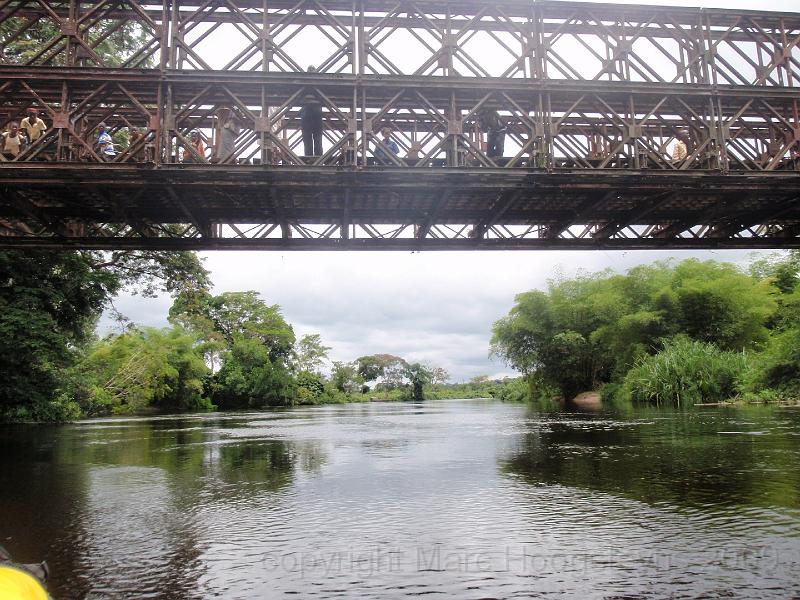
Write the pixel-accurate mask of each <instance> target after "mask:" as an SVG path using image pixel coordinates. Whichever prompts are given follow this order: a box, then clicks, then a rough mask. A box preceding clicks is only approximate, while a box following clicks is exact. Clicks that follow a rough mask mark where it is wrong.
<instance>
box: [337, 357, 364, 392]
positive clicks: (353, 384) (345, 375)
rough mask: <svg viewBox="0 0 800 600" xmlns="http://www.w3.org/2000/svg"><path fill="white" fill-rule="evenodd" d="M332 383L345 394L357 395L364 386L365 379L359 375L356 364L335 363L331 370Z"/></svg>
mask: <svg viewBox="0 0 800 600" xmlns="http://www.w3.org/2000/svg"><path fill="white" fill-rule="evenodd" d="M331 383H332V384H333V386H334V387H335V388H336V389H337V390H339V391H340V392H343V393H345V394H355V393H356V392H358V391H359V390H360V389H361V386H362V385H363V384H364V379H363V378H362V377H361V375H360V374H359V373H358V369H357V367H356V365H355V364H354V363H345V362H338V361H334V363H333V369H331Z"/></svg>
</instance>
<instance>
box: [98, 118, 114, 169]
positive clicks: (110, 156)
mask: <svg viewBox="0 0 800 600" xmlns="http://www.w3.org/2000/svg"><path fill="white" fill-rule="evenodd" d="M97 130H98V131H99V133H98V135H97V145H98V146H99V147H100V156H101V157H102V158H103V160H105V161H112V160H114V158H115V157H116V156H117V151H116V150H114V140H112V139H111V134H110V133H108V130H107V127H106V124H105V123H100V125H98V126H97Z"/></svg>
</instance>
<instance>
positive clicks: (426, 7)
mask: <svg viewBox="0 0 800 600" xmlns="http://www.w3.org/2000/svg"><path fill="white" fill-rule="evenodd" d="M0 50H1V51H0V75H2V77H0V129H3V130H5V129H7V128H8V126H9V125H10V124H11V123H12V122H17V123H19V122H21V121H22V120H23V119H24V118H25V116H26V115H27V112H26V111H27V110H28V109H29V108H31V107H36V108H37V109H39V110H40V112H41V113H42V118H43V119H44V120H45V122H46V124H47V126H48V131H47V132H46V134H45V135H44V136H43V137H42V138H40V139H38V140H36V141H35V142H34V143H31V144H30V145H29V146H28V147H27V148H25V149H24V150H23V151H22V153H21V154H19V155H17V156H8V155H6V157H5V160H10V161H14V162H25V161H41V160H52V161H63V162H75V161H82V162H115V163H135V162H140V163H149V162H152V163H155V164H179V163H184V162H186V163H192V164H204V163H221V164H229V165H234V164H243V163H244V164H250V165H253V164H261V165H278V166H308V165H315V166H339V167H343V166H349V167H354V168H355V167H357V168H373V167H375V168H377V167H381V168H422V167H475V168H478V167H485V168H497V169H547V170H558V169H661V170H685V169H704V170H719V171H727V170H744V171H748V170H753V171H771V170H785V169H796V168H797V167H798V162H800V108H799V106H798V103H800V99H798V95H797V92H796V90H797V89H798V87H800V14H789V13H769V12H758V11H730V10H704V9H690V8H672V7H652V6H648V7H639V6H630V5H608V4H591V3H567V2H548V1H544V2H535V1H521V0H499V1H498V2H491V3H487V2H471V1H470V2H462V1H459V2H455V1H450V0H444V1H436V2H433V1H430V0H423V1H420V2H409V1H375V0H370V1H363V0H357V1H353V0H341V1H327V0H326V1H324V2H322V1H312V0H301V1H299V2H294V1H292V2H289V1H288V0H247V1H244V2H234V1H232V0H214V1H201V0H181V1H177V0H163V1H161V2H156V1H154V0H149V1H148V0H143V1H137V0H118V1H114V2H109V1H97V0H92V1H88V0H86V1H84V0H60V1H46V0H5V1H3V2H0ZM310 66H313V67H314V70H313V72H308V69H309V67H310ZM309 102H313V103H317V104H318V105H319V106H321V109H322V111H323V115H324V129H323V132H322V136H323V140H322V150H321V151H319V150H315V152H313V153H311V154H312V155H311V156H306V155H305V154H306V152H305V149H304V143H303V135H302V131H301V129H302V127H301V117H300V113H301V110H302V107H303V106H304V105H305V104H307V103H309ZM227 120H231V121H232V124H233V126H230V127H228V128H227V130H226V129H225V122H226V121H227ZM490 122H494V123H495V126H494V128H495V130H499V131H501V132H502V142H503V151H502V152H501V153H498V137H497V136H498V133H497V131H495V133H494V134H492V132H491V131H489V129H490V128H491V127H492V126H491V125H490ZM101 123H103V124H105V125H106V126H107V129H108V131H109V132H110V133H111V134H112V135H113V137H114V141H115V145H116V147H117V148H116V153H115V154H114V155H113V157H110V156H109V155H108V154H106V155H105V156H104V155H103V153H101V152H100V149H99V147H98V144H97V136H98V127H99V125H100V124H101ZM385 127H389V128H390V130H391V139H392V140H393V142H394V143H395V144H397V147H398V152H397V154H396V155H395V154H394V153H393V152H392V151H391V150H390V149H389V148H388V146H387V145H386V144H385V142H384V141H383V136H382V135H381V134H380V131H381V130H382V129H383V128H385ZM192 132H195V136H196V137H195V139H198V138H199V139H200V140H201V146H197V147H196V148H194V149H193V147H192ZM223 132H224V134H225V137H226V138H228V137H231V135H232V134H231V132H233V137H234V139H233V140H226V142H225V148H222V138H223ZM680 145H683V146H685V150H686V152H685V155H684V153H683V152H682V151H681V150H680V149H676V147H678V146H680ZM201 147H202V150H201V151H198V150H197V148H201Z"/></svg>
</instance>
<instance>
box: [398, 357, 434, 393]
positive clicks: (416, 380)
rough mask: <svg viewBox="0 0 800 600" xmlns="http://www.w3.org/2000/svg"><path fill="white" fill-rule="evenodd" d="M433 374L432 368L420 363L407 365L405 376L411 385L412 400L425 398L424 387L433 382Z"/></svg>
mask: <svg viewBox="0 0 800 600" xmlns="http://www.w3.org/2000/svg"><path fill="white" fill-rule="evenodd" d="M432 375H433V373H432V372H431V370H430V369H429V368H427V367H426V366H424V365H422V364H420V363H412V364H410V365H406V368H405V376H406V377H407V378H408V381H409V383H410V385H411V399H412V400H414V401H417V402H419V401H422V400H424V399H425V394H424V391H423V388H424V386H426V385H428V384H429V383H430V382H431V378H432Z"/></svg>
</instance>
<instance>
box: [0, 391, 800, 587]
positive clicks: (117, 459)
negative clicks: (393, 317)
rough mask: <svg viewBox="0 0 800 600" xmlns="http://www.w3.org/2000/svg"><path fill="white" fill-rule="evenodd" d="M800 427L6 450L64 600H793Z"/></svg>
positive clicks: (24, 436) (99, 438)
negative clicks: (418, 599) (438, 598)
mask: <svg viewBox="0 0 800 600" xmlns="http://www.w3.org/2000/svg"><path fill="white" fill-rule="evenodd" d="M798 459H800V409H798V408H774V407H752V408H744V409H724V410H722V409H713V410H708V409H705V410H698V411H691V412H683V413H682V412H676V411H672V410H666V409H660V410H657V409H643V410H635V411H634V412H632V413H630V414H626V415H624V416H618V415H615V414H612V413H598V414H594V415H585V414H577V413H576V414H566V413H558V412H536V411H532V410H531V409H528V408H526V407H524V406H518V405H503V404H498V403H490V402H482V401H453V402H431V403H428V404H424V405H419V404H377V403H375V404H365V405H350V406H337V407H319V408H305V409H296V410H286V411H276V412H270V413H252V414H235V415H218V414H215V415H198V416H190V417H182V418H148V419H131V418H125V419H105V420H95V421H87V422H83V423H79V424H75V425H70V426H65V427H35V426H28V427H14V428H11V427H9V428H3V429H0V543H3V544H5V545H6V546H8V548H9V549H10V550H11V551H12V553H13V554H14V556H15V557H16V558H17V560H20V561H23V562H26V561H27V562H34V561H38V560H42V559H47V560H48V562H49V563H50V565H51V567H52V570H53V579H52V586H51V587H52V592H53V595H54V597H56V598H175V599H183V598H216V597H219V598H255V597H258V598H273V597H280V596H282V595H285V594H292V595H294V596H295V597H298V596H299V597H301V598H403V597H408V596H417V595H421V594H429V593H435V594H439V595H442V596H444V597H458V598H530V597H539V596H542V597H558V598H560V597H576V598H577V597H580V598H585V597H597V598H617V597H626V598H639V597H645V596H646V597H657V598H663V597H675V598H680V597H691V598H694V597H731V596H732V597H750V598H752V597H759V598H763V597H775V598H786V597H791V596H792V595H795V594H798V593H800V584H798V583H797V582H798V581H800V469H798V468H797V465H798Z"/></svg>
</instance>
